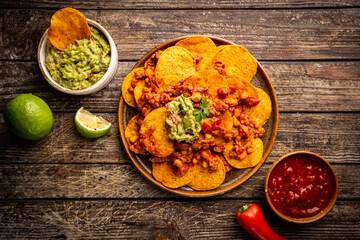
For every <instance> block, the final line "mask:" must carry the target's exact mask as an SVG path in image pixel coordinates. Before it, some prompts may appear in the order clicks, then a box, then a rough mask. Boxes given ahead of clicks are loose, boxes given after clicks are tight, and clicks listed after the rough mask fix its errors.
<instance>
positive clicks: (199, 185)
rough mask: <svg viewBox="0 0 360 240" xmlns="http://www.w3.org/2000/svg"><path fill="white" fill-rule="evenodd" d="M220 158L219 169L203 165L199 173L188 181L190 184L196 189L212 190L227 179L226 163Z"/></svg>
mask: <svg viewBox="0 0 360 240" xmlns="http://www.w3.org/2000/svg"><path fill="white" fill-rule="evenodd" d="M218 159H219V161H218V170H217V171H211V170H210V168H209V167H207V168H203V167H201V168H200V171H199V174H197V175H196V176H195V177H194V178H193V179H192V180H191V182H189V183H188V186H189V187H191V188H192V189H194V190H211V189H215V188H217V187H218V186H220V185H221V184H222V183H223V182H224V180H225V176H226V171H225V166H224V163H223V162H222V161H221V159H220V158H219V157H218Z"/></svg>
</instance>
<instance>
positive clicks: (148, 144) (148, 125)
mask: <svg viewBox="0 0 360 240" xmlns="http://www.w3.org/2000/svg"><path fill="white" fill-rule="evenodd" d="M167 114H168V111H167V110H166V107H161V108H156V109H155V110H153V111H151V112H150V113H149V114H148V115H146V117H145V119H144V121H143V123H142V125H141V128H140V135H142V133H144V134H145V135H149V136H146V137H145V140H146V141H144V142H143V144H144V147H145V149H146V151H148V152H149V153H150V154H152V155H154V156H157V157H166V156H169V155H170V154H172V153H173V152H174V151H175V147H174V142H173V140H171V139H170V138H169V132H168V129H167V127H166V122H165V119H166V116H167ZM146 132H148V133H146ZM141 137H143V136H141Z"/></svg>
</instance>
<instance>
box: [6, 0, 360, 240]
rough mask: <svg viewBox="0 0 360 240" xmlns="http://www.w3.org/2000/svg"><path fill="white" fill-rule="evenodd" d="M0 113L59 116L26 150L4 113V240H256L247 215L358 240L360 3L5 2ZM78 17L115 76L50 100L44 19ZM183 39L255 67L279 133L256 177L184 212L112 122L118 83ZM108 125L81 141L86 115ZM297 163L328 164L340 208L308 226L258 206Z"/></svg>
mask: <svg viewBox="0 0 360 240" xmlns="http://www.w3.org/2000/svg"><path fill="white" fill-rule="evenodd" d="M0 3H1V6H2V9H0V28H1V32H0V49H1V50H0V80H1V81H0V100H1V101H0V111H1V112H2V110H3V109H4V107H5V104H6V103H7V102H8V101H10V100H11V99H12V98H14V97H15V96H17V95H19V94H22V93H33V94H36V95H38V96H40V97H41V98H43V99H44V100H45V101H46V102H47V103H48V104H49V105H50V107H51V109H52V111H53V113H54V128H53V130H52V131H51V133H50V134H49V135H48V136H46V137H45V138H44V139H42V140H40V141H35V142H29V141H25V140H21V139H19V138H17V137H15V136H14V135H13V134H11V133H10V132H9V130H8V129H7V128H6V126H5V123H4V119H3V115H2V113H0V238H4V239H11V238H12V239H15V238H23V239H131V238H135V239H251V236H250V235H249V234H247V233H246V232H244V231H243V230H242V229H241V228H240V227H239V226H238V224H237V223H236V220H235V212H236V210H237V209H238V208H239V207H240V206H242V205H244V204H246V203H249V202H254V203H257V204H259V205H260V206H261V208H262V209H263V212H264V215H265V217H266V219H267V220H268V221H269V223H270V225H271V227H272V228H273V229H274V230H276V231H277V232H279V233H280V234H283V235H284V236H286V237H288V238H290V239H360V177H359V176H360V175H359V171H360V8H359V6H360V3H359V1H356V0H344V1H330V0H319V1H315V0H313V1H296V0H275V1H273V0H271V1H270V0H262V1H258V0H255V1H253V0H252V1H250V0H243V1H215V0H209V1H208V0H207V1H205V0H201V1H189V0H180V1H170V0H167V1H158V0H153V1H128V0H126V1H115V0H113V1H100V0H89V1H86V2H85V1H46V0H38V1H34V0H30V1H0ZM69 6H71V7H75V8H78V9H81V11H82V12H83V13H84V14H85V15H86V16H87V17H88V18H91V19H94V20H96V21H98V22H99V23H101V24H102V25H103V26H104V27H105V28H106V29H107V30H108V31H109V32H110V34H111V35H112V36H113V38H114V40H115V43H116V45H117V48H118V53H119V67H118V70H117V74H116V76H115V78H114V79H113V81H112V82H111V83H110V84H109V85H108V86H107V87H106V88H105V89H103V90H102V91H101V92H98V93H95V94H92V95H90V96H68V95H65V94H62V93H60V92H57V91H56V90H54V89H53V88H51V87H50V86H49V85H48V84H47V83H46V81H45V79H44V78H43V77H42V75H41V73H40V70H39V68H38V65H37V62H36V50H37V44H38V42H39V40H40V37H41V35H42V33H43V32H44V31H45V30H46V28H47V27H48V26H49V21H50V17H51V15H52V14H53V13H54V12H55V11H56V10H58V9H59V8H62V7H69ZM191 34H207V35H214V36H219V37H223V38H226V39H228V40H231V41H234V42H236V43H238V44H240V45H243V46H245V47H246V48H248V49H249V50H250V52H251V53H253V55H254V56H255V57H256V58H257V59H258V60H259V61H260V63H261V64H262V66H263V67H264V68H265V70H266V72H267V73H268V75H269V76H270V78H271V80H272V83H273V85H274V87H275V90H276V93H277V97H278V102H279V109H280V123H279V131H278V136H277V140H276V142H275V145H274V148H273V150H272V152H271V154H270V156H269V158H268V159H267V161H266V162H265V164H264V165H263V167H261V168H260V170H259V171H258V172H257V173H256V174H255V175H254V176H253V177H251V178H250V179H249V180H248V181H247V182H245V183H244V184H242V185H241V186H239V187H238V188H236V189H234V190H232V191H230V192H228V193H225V194H223V195H221V196H217V197H211V198H206V199H188V198H185V197H180V196H176V195H173V194H170V193H168V192H166V191H164V190H162V189H160V188H158V187H157V186H154V185H153V184H151V183H150V182H149V181H148V180H147V179H145V177H143V176H142V175H141V174H140V173H139V172H138V171H137V169H136V168H135V167H134V166H133V165H132V163H131V162H130V160H129V158H128V157H127V155H126V152H125V150H124V147H123V145H122V142H121V139H120V136H119V129H118V126H117V125H116V122H117V113H116V112H117V107H118V101H119V97H120V95H121V83H122V80H123V78H124V77H125V76H126V74H127V73H128V72H129V71H130V69H131V68H132V66H134V64H135V63H136V61H137V60H138V59H139V58H140V57H141V56H142V55H143V54H144V53H146V52H147V51H148V50H150V49H151V48H152V47H154V46H156V45H157V44H160V43H162V42H164V41H166V40H169V39H172V38H176V37H179V36H184V35H191ZM80 106H84V107H85V108H87V109H89V110H91V111H93V112H94V113H98V114H101V115H102V116H104V117H105V118H107V119H109V120H110V121H111V122H113V123H114V126H113V128H112V129H111V131H110V133H109V134H107V135H106V136H105V137H103V138H100V139H96V140H89V139H84V138H83V137H81V136H80V135H79V134H78V133H77V132H76V130H75V128H74V124H73V117H74V113H75V111H76V110H77V109H78V108H79V107H80ZM293 150H310V151H313V152H315V153H318V154H321V155H322V156H324V157H325V158H326V159H327V160H328V161H329V162H330V163H331V164H332V166H333V167H334V170H335V172H336V173H337V176H338V179H339V197H338V201H337V202H336V204H335V206H334V208H333V209H332V211H331V212H330V213H329V214H328V215H327V216H326V217H325V218H323V219H321V220H319V221H317V222H315V223H310V224H306V225H296V224H291V223H287V222H285V221H283V220H281V219H280V218H278V217H277V216H276V215H275V214H274V213H273V212H271V210H270V209H269V207H268V205H267V204H266V201H265V194H264V191H263V184H264V180H265V175H266V172H267V170H268V169H269V167H270V166H271V163H272V162H274V161H275V160H276V159H277V158H278V157H280V156H281V155H283V154H284V153H287V152H289V151H293Z"/></svg>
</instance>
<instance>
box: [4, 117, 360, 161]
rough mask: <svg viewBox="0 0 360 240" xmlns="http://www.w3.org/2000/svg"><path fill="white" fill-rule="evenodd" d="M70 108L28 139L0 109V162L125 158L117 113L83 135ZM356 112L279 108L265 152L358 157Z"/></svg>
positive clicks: (359, 135)
mask: <svg viewBox="0 0 360 240" xmlns="http://www.w3.org/2000/svg"><path fill="white" fill-rule="evenodd" d="M74 115H75V114H74V113H65V114H62V113H57V114H54V119H55V120H54V127H53V130H52V131H51V133H50V134H49V135H48V136H46V137H45V138H43V139H42V140H40V141H35V142H30V141H26V140H21V139H19V138H18V137H16V136H14V135H13V134H12V133H11V132H10V130H8V129H7V128H6V126H5V123H4V120H3V117H2V114H1V115H0V116H1V117H0V143H1V144H0V163H129V162H130V160H129V158H128V157H127V154H126V152H125V149H124V147H123V144H122V142H121V139H120V136H119V129H118V125H117V116H116V114H115V113H113V114H109V113H106V114H100V115H101V116H103V117H105V118H106V119H108V120H110V122H112V123H113V127H112V129H111V130H110V132H109V133H108V134H107V135H105V136H104V137H102V138H99V139H86V138H83V137H82V136H81V135H80V134H79V133H78V132H77V131H76V130H75V127H74V122H73V118H74ZM359 128H360V118H359V114H348V113H344V114H328V113H327V114H315V113H309V114H297V113H284V114H280V123H279V130H278V135H277V139H276V142H275V145H274V147H273V150H272V152H271V154H270V156H269V158H268V161H270V162H273V161H274V160H276V159H277V158H278V157H280V156H282V155H283V154H285V153H287V152H290V151H294V150H309V151H313V152H316V153H318V154H320V155H322V156H323V157H325V158H326V159H327V160H328V161H330V162H332V163H358V162H359V160H360V129H359Z"/></svg>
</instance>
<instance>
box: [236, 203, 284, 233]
mask: <svg viewBox="0 0 360 240" xmlns="http://www.w3.org/2000/svg"><path fill="white" fill-rule="evenodd" d="M236 219H237V221H238V222H239V224H240V225H241V226H242V227H243V228H244V229H245V230H246V231H247V232H248V233H250V234H251V235H252V236H253V237H255V238H257V239H261V240H287V238H285V237H283V236H280V235H279V234H277V233H275V232H274V231H273V230H272V229H271V228H270V226H269V224H268V223H267V222H266V220H265V218H264V215H263V213H262V211H261V209H260V208H259V206H257V205H256V204H247V205H245V206H243V207H241V208H240V209H239V211H237V212H236Z"/></svg>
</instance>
